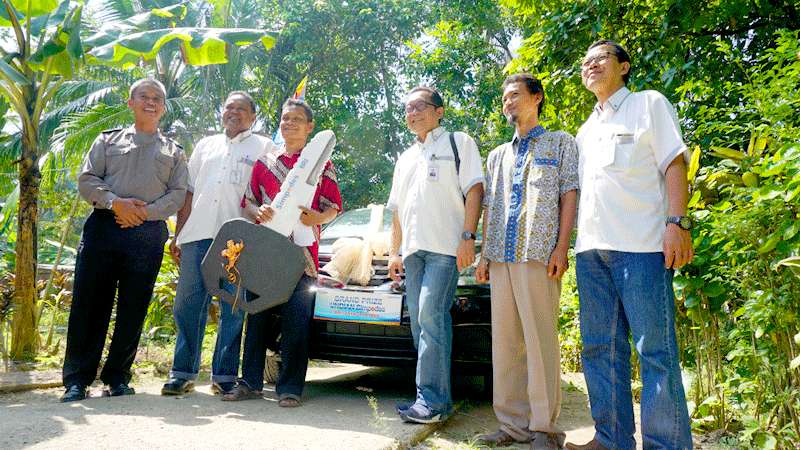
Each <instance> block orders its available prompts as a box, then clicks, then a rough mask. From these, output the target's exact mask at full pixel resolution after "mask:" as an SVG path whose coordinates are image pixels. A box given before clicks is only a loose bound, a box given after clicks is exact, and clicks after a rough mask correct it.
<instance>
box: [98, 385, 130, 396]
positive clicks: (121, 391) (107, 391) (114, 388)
mask: <svg viewBox="0 0 800 450" xmlns="http://www.w3.org/2000/svg"><path fill="white" fill-rule="evenodd" d="M135 393H136V391H135V390H134V389H133V388H132V387H130V386H128V385H127V384H126V383H119V384H113V385H106V386H105V387H104V388H103V397H119V396H121V395H133V394H135Z"/></svg>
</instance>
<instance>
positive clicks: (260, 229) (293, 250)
mask: <svg viewBox="0 0 800 450" xmlns="http://www.w3.org/2000/svg"><path fill="white" fill-rule="evenodd" d="M335 145H336V136H334V134H333V131H331V130H324V131H320V132H319V133H317V135H316V136H314V138H313V139H311V141H309V142H308V144H306V146H305V148H304V149H303V151H302V153H301V154H300V158H299V159H298V160H297V162H296V163H295V165H294V167H293V168H292V170H290V171H289V173H288V174H287V175H286V179H285V180H284V181H283V184H282V185H281V190H280V192H279V193H278V195H276V196H275V199H274V200H273V201H272V204H271V205H272V207H273V209H274V210H275V213H274V215H273V217H272V220H270V221H269V222H267V223H265V224H262V225H256V224H254V223H251V222H249V221H247V220H245V219H233V220H229V221H227V222H225V223H224V224H223V225H222V228H220V230H219V233H217V236H216V237H215V238H214V241H213V242H212V244H211V247H210V248H209V250H208V253H206V256H205V258H203V263H202V272H203V281H204V282H205V284H206V289H207V290H208V293H209V294H211V295H216V296H218V297H219V298H221V299H223V300H225V301H226V302H228V303H231V304H234V305H237V306H239V307H241V308H242V309H243V310H245V311H246V312H248V313H249V314H255V313H257V312H260V311H264V310H265V309H269V308H272V307H273V306H277V305H280V304H282V303H286V302H287V301H288V300H289V297H291V295H292V292H294V288H295V286H296V285H297V282H298V281H300V277H302V276H303V271H304V269H305V255H303V247H305V246H308V245H311V244H312V243H313V242H314V234H313V231H312V230H311V228H310V227H307V226H305V225H303V224H302V223H301V222H300V213H301V210H300V208H299V206H304V207H306V208H310V207H311V201H312V200H313V198H314V192H315V191H316V189H317V184H318V183H319V180H320V178H321V177H322V172H323V170H324V169H325V164H326V163H327V162H328V160H329V159H330V157H331V152H333V147H334V146H335ZM289 236H292V239H293V240H294V242H292V241H291V240H289ZM229 241H232V242H231V244H229V243H228V242H229ZM239 243H241V244H242V246H240V247H238V248H237V245H236V244H239ZM223 251H224V252H225V255H223ZM226 281H227V282H230V283H231V284H233V286H234V289H233V291H234V292H228V291H227V290H225V289H224V286H225V284H226ZM245 293H247V295H245Z"/></svg>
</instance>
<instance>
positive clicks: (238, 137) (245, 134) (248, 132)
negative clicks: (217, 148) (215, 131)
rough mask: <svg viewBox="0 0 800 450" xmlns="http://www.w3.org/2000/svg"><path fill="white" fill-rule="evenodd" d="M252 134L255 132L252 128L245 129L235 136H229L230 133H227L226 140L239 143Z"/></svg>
mask: <svg viewBox="0 0 800 450" xmlns="http://www.w3.org/2000/svg"><path fill="white" fill-rule="evenodd" d="M252 134H253V132H252V131H251V130H244V131H242V132H241V133H239V134H237V135H236V136H234V137H228V135H227V134H225V142H227V143H228V144H238V143H240V142H242V141H244V140H245V139H247V138H249V137H250V136H251V135H252Z"/></svg>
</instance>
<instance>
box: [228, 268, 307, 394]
mask: <svg viewBox="0 0 800 450" xmlns="http://www.w3.org/2000/svg"><path fill="white" fill-rule="evenodd" d="M315 282H316V280H315V279H313V278H311V277H309V276H307V275H303V277H302V278H301V279H300V281H299V282H298V283H297V286H296V287H295V288H294V293H293V294H292V296H291V298H289V301H288V302H287V303H284V304H283V305H280V306H276V307H275V308H271V309H268V310H266V311H262V312H260V313H258V314H252V315H248V316H247V331H246V334H245V338H244V354H243V356H242V379H244V381H245V382H246V383H247V385H248V386H249V387H250V388H251V389H256V390H261V389H262V388H263V387H264V365H265V364H266V353H267V348H269V347H271V346H272V344H273V343H274V342H275V339H276V338H277V337H278V333H277V331H278V329H277V327H278V326H280V340H281V342H280V350H281V369H280V371H279V372H278V381H277V383H276V384H275V393H276V394H278V396H281V395H283V394H292V395H297V396H300V395H302V394H303V386H305V381H306V371H307V370H308V340H309V335H310V333H311V316H312V315H313V314H314V293H313V292H312V291H311V288H312V287H313V286H314V283H315ZM276 314H279V315H280V324H278V321H277V320H276V317H275V316H276Z"/></svg>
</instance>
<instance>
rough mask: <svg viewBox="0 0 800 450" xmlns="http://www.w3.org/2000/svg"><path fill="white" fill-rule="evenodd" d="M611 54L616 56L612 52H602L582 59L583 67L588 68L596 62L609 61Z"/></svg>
mask: <svg viewBox="0 0 800 450" xmlns="http://www.w3.org/2000/svg"><path fill="white" fill-rule="evenodd" d="M609 56H614V54H613V53H611V52H602V53H600V54H597V55H594V56H590V57H588V58H585V59H584V60H583V61H581V68H583V69H588V68H589V67H592V66H593V65H595V64H603V63H605V62H606V61H608V58H609Z"/></svg>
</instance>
